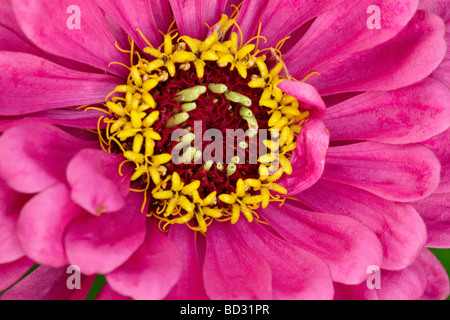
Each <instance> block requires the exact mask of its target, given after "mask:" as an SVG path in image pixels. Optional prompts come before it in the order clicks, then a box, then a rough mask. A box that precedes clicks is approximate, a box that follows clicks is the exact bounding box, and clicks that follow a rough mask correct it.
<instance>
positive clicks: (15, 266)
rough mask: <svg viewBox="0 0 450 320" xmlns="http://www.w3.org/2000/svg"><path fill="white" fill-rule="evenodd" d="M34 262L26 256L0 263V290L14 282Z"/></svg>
mask: <svg viewBox="0 0 450 320" xmlns="http://www.w3.org/2000/svg"><path fill="white" fill-rule="evenodd" d="M34 264H35V263H34V262H33V261H31V260H30V259H28V258H27V257H23V258H20V259H18V260H14V261H11V262H9V263H5V264H0V291H3V290H5V289H7V288H9V286H12V285H13V284H14V283H16V281H18V280H19V279H20V278H21V277H22V276H23V275H24V274H25V273H26V272H27V271H28V270H29V269H30V268H31V267H32V266H33V265H34Z"/></svg>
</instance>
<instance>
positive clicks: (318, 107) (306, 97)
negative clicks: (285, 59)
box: [278, 81, 327, 118]
mask: <svg viewBox="0 0 450 320" xmlns="http://www.w3.org/2000/svg"><path fill="white" fill-rule="evenodd" d="M278 88H280V89H281V90H283V92H285V93H287V94H289V95H291V96H293V97H294V98H297V100H298V101H299V102H300V108H302V109H305V110H308V111H309V112H310V114H311V116H312V117H313V118H322V116H323V115H324V114H325V111H326V109H327V107H326V105H325V102H323V100H322V97H321V96H320V94H319V92H317V90H316V88H314V87H313V86H311V85H309V84H307V83H305V82H300V81H283V82H281V83H280V84H279V85H278Z"/></svg>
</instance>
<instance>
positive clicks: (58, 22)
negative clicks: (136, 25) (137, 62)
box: [13, 0, 128, 77]
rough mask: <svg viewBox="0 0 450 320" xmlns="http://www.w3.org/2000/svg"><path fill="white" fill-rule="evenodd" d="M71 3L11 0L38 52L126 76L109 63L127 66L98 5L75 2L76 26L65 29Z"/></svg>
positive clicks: (122, 71)
mask: <svg viewBox="0 0 450 320" xmlns="http://www.w3.org/2000/svg"><path fill="white" fill-rule="evenodd" d="M71 5H73V1H70V0H61V1H58V2H55V1H51V0H13V7H14V13H15V14H16V17H17V18H18V23H19V25H20V26H21V28H22V30H23V32H24V33H25V34H26V35H27V37H28V38H29V39H30V40H31V41H32V42H34V44H36V45H37V46H38V47H40V48H41V49H42V50H44V51H47V52H50V53H52V54H55V55H57V56H61V57H65V58H68V59H72V60H75V61H79V62H83V63H86V64H88V65H91V66H94V67H96V68H99V69H102V70H105V71H108V72H111V73H114V74H117V75H122V76H124V77H126V75H127V73H128V72H127V70H126V69H125V68H123V67H121V66H118V65H112V66H111V67H108V65H109V63H110V62H112V61H117V62H121V63H127V61H128V58H127V57H126V55H125V54H124V53H122V52H120V51H119V50H117V48H116V47H115V46H114V42H115V39H114V37H113V36H112V34H111V33H110V32H109V29H108V26H107V24H106V22H105V19H104V18H103V15H102V13H101V11H100V9H99V8H98V6H97V5H96V4H95V2H93V1H89V0H79V1H77V2H76V6H78V7H79V10H80V12H79V14H80V27H79V29H69V27H68V24H69V23H71V22H72V20H71V18H70V17H72V16H73V15H76V14H77V13H76V12H75V13H74V11H72V10H71V11H69V13H66V12H67V10H68V8H69V7H70V6H71ZM30 8H32V10H30Z"/></svg>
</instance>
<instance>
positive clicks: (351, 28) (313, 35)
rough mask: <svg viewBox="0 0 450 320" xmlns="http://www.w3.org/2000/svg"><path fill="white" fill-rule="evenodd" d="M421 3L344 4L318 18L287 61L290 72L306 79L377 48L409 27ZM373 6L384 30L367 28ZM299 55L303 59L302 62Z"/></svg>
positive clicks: (367, 1)
mask: <svg viewBox="0 0 450 320" xmlns="http://www.w3.org/2000/svg"><path fill="white" fill-rule="evenodd" d="M321 2H323V1H321ZM417 3H418V0H408V1H402V2H401V3H400V2H398V1H392V0H390V1H386V0H375V1H374V0H361V1H344V2H341V3H340V5H339V6H337V7H336V8H334V9H333V10H330V11H328V12H326V13H324V14H323V15H320V16H319V17H317V19H316V20H315V21H314V23H313V24H312V25H311V27H310V28H309V29H308V31H307V33H306V34H305V35H304V36H303V37H302V38H301V39H300V40H299V41H298V42H297V43H296V44H295V45H294V47H292V48H291V49H290V51H289V52H288V53H287V54H286V56H285V57H284V58H283V60H284V61H285V62H286V64H287V65H288V67H289V71H290V72H292V73H293V74H302V75H305V76H306V75H307V74H308V72H309V71H310V70H315V68H316V67H317V66H319V65H320V64H322V63H326V62H327V61H330V62H331V61H336V60H339V59H342V57H343V56H348V55H349V54H351V53H354V52H360V51H362V50H367V49H370V48H373V47H375V46H377V45H378V44H380V43H383V42H385V41H387V40H389V39H391V38H392V37H394V36H395V35H396V34H397V33H398V32H400V31H401V30H402V29H403V28H404V27H405V25H406V24H407V23H408V22H409V20H410V19H411V18H412V17H413V15H414V13H415V12H416V9H417ZM372 5H376V6H378V7H379V8H380V12H381V15H380V20H381V21H380V24H381V29H369V28H368V27H367V20H368V19H369V17H370V14H367V10H368V8H369V7H370V6H372ZM274 20H276V19H274ZM283 25H284V24H283ZM277 29H278V28H277ZM299 52H301V59H298V53H299ZM328 63H329V62H328Z"/></svg>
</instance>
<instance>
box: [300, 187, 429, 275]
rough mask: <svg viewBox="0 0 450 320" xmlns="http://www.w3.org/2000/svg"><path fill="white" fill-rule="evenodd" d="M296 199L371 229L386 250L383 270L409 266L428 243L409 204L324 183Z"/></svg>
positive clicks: (423, 226)
mask: <svg viewBox="0 0 450 320" xmlns="http://www.w3.org/2000/svg"><path fill="white" fill-rule="evenodd" d="M296 197H297V198H298V199H299V200H301V201H302V203H304V204H306V205H307V206H309V207H310V208H312V209H314V210H317V211H319V212H330V213H339V214H343V215H346V216H349V217H351V218H354V219H356V220H358V221H360V222H361V223H363V224H364V225H366V226H367V227H369V228H370V229H371V230H372V231H373V232H374V233H375V234H376V235H377V236H378V238H379V240H380V242H381V245H382V247H383V262H382V264H381V267H382V268H383V269H390V270H398V269H402V268H405V267H407V266H409V265H410V264H411V263H413V262H414V260H416V258H417V256H418V255H419V253H420V251H421V250H422V248H423V246H424V245H425V242H426V241H427V229H426V226H425V224H424V222H423V220H422V218H421V217H420V215H419V214H418V213H417V211H416V210H414V208H413V207H412V206H411V205H409V204H402V203H394V202H391V201H388V200H385V199H383V198H380V197H377V196H375V195H373V194H371V193H369V192H367V191H364V190H361V189H358V188H354V187H351V186H348V185H345V184H341V183H337V182H331V181H324V180H319V181H318V182H317V183H316V184H315V185H313V186H312V187H310V188H308V189H307V190H305V191H303V192H301V193H299V194H298V195H296ZM405 243H407V244H408V246H406V247H405Z"/></svg>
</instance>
